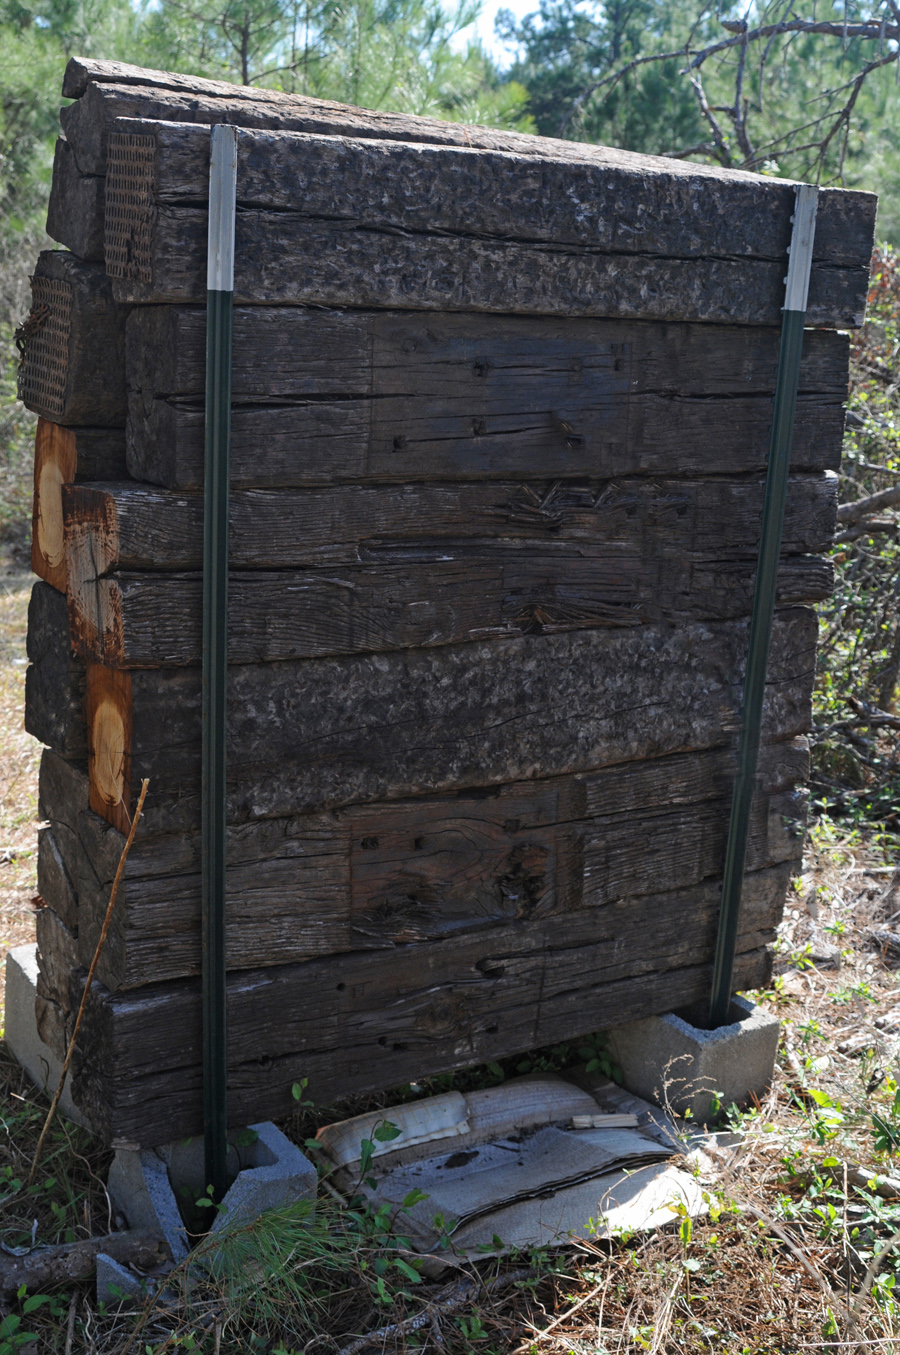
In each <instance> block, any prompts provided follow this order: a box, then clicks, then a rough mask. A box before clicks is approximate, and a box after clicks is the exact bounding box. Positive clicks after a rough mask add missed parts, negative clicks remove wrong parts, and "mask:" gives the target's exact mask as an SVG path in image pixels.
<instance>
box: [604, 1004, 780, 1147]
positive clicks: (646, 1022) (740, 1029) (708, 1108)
mask: <svg viewBox="0 0 900 1355" xmlns="http://www.w3.org/2000/svg"><path fill="white" fill-rule="evenodd" d="M692 1015H694V1013H687V1014H682V1015H676V1014H675V1013H671V1014H670V1015H668V1016H650V1017H646V1018H645V1019H643V1020H641V1021H628V1022H626V1023H625V1024H624V1025H622V1026H615V1027H614V1028H613V1029H612V1030H610V1031H609V1032H608V1048H609V1052H610V1054H611V1056H612V1058H613V1059H614V1060H615V1062H616V1063H617V1064H618V1065H619V1067H620V1068H621V1069H622V1076H623V1079H624V1082H625V1086H626V1087H627V1088H628V1090H629V1091H631V1092H634V1093H635V1095H637V1096H642V1097H644V1098H645V1099H647V1100H650V1101H655V1102H656V1104H657V1105H664V1106H667V1107H668V1108H669V1109H670V1110H673V1111H674V1112H675V1113H676V1114H679V1115H685V1114H688V1113H689V1114H690V1115H691V1116H692V1117H693V1119H694V1120H695V1121H696V1122H697V1123H700V1124H706V1123H707V1122H712V1121H714V1120H715V1119H716V1118H718V1117H719V1116H720V1115H721V1113H722V1112H723V1111H724V1110H725V1109H727V1107H728V1106H730V1105H733V1104H736V1105H739V1106H746V1105H747V1104H749V1102H750V1101H751V1100H752V1098H753V1097H754V1096H756V1097H759V1098H761V1097H762V1096H763V1095H764V1094H765V1092H766V1091H767V1090H768V1088H769V1086H770V1085H771V1082H772V1073H773V1070H774V1067H775V1055H776V1052H777V1050H778V1035H779V1030H780V1026H779V1023H778V1019H777V1018H776V1017H774V1016H770V1015H769V1014H768V1013H767V1012H763V1011H761V1010H760V1009H759V1008H758V1007H756V1006H754V1005H753V1003H752V1002H748V1001H747V999H746V998H742V997H735V998H734V999H733V1000H732V1004H731V1012H730V1015H731V1017H732V1020H731V1023H730V1024H729V1025H727V1026H720V1027H719V1028H718V1030H703V1029H702V1028H700V1027H699V1026H695V1025H692V1024H691V1021H690V1019H689V1018H690V1016H692ZM698 1017H699V1014H697V1015H694V1019H698ZM720 1104H721V1111H720V1110H719V1105H720Z"/></svg>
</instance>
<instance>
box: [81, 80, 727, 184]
mask: <svg viewBox="0 0 900 1355" xmlns="http://www.w3.org/2000/svg"><path fill="white" fill-rule="evenodd" d="M73 60H79V59H78V58H73ZM70 64H71V63H70ZM90 64H91V66H92V68H93V69H92V72H91V74H90V76H87V77H86V76H83V75H79V77H78V78H77V80H74V81H70V80H69V79H68V77H66V81H65V83H64V89H66V90H77V93H73V94H72V95H71V96H70V97H72V98H74V99H75V100H76V102H75V103H73V104H70V105H69V106H68V107H67V108H63V109H62V110H61V112H60V122H61V124H62V129H63V132H64V133H65V136H66V139H67V141H68V142H69V144H70V145H71V146H72V148H73V150H74V152H75V156H76V159H77V162H78V166H79V168H80V170H81V172H82V173H83V174H105V173H106V168H107V150H108V145H109V137H110V135H111V133H112V132H113V131H115V129H116V123H117V120H118V119H119V118H149V119H153V120H162V121H168V122H195V123H198V124H203V125H206V126H209V125H211V124H213V123H217V122H227V123H231V124H232V125H233V126H235V127H247V128H257V129H267V128H268V129H270V130H278V129H282V130H285V131H295V132H311V133H316V134H320V135H327V136H350V137H356V138H359V137H369V138H375V139H378V140H393V141H408V142H413V143H426V144H431V145H443V146H459V147H468V148H471V147H475V148H476V149H478V148H483V149H485V150H499V151H509V152H514V153H516V154H518V155H528V156H537V157H540V156H544V155H552V156H554V157H559V158H562V157H569V158H571V159H573V160H584V159H585V158H587V159H590V160H591V161H592V162H594V163H596V164H598V165H603V166H606V165H612V166H617V167H618V166H622V165H626V166H627V165H635V164H637V165H640V164H642V163H643V162H644V161H645V160H646V159H647V157H646V156H640V155H635V154H634V153H632V152H630V151H621V150H617V149H615V148H613V147H610V146H595V145H591V144H585V143H581V142H573V141H560V140H558V139H557V138H553V137H540V136H532V135H529V134H527V133H522V132H513V131H505V130H502V129H498V128H493V127H483V126H479V125H477V124H474V123H473V124H467V125H463V124H460V123H454V122H445V121H444V120H443V119H438V118H423V117H418V116H416V115H415V114H408V113H391V112H384V111H376V110H373V109H367V108H353V107H351V106H349V105H347V104H339V103H334V102H332V101H330V100H326V99H310V98H306V97H304V96H303V95H296V94H285V93H283V92H282V91H280V90H272V89H261V88H259V87H256V86H252V87H251V86H242V85H232V84H228V83H226V82H225V81H220V80H203V79H201V78H199V77H194V76H185V75H180V74H175V73H172V72H163V71H152V70H144V69H142V68H141V67H133V66H132V67H127V68H126V67H124V66H121V67H120V68H121V70H122V71H123V72H124V71H125V70H127V71H128V74H125V73H122V74H120V75H115V74H112V73H111V72H110V70H109V69H107V70H106V71H105V72H103V73H102V74H100V73H98V66H99V65H100V64H105V65H106V66H107V67H109V66H111V65H112V64H119V63H96V62H94V63H90ZM676 166H677V162H676ZM705 168H706V167H705V166H696V165H692V166H690V169H698V170H700V172H703V170H704V169H705ZM725 172H726V174H727V173H728V171H727V170H726V171H725ZM713 173H715V170H713Z"/></svg>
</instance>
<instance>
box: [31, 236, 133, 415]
mask: <svg viewBox="0 0 900 1355" xmlns="http://www.w3.org/2000/svg"><path fill="white" fill-rule="evenodd" d="M126 316H127V307H125V306H120V305H117V304H116V302H114V301H113V297H112V290H111V287H110V281H109V278H108V277H107V276H106V274H105V273H104V271H103V268H102V267H101V266H100V265H99V264H93V263H84V262H83V260H81V259H77V258H76V257H75V256H74V254H69V253H67V252H66V251H65V250H61V249H60V250H43V251H42V252H41V253H40V254H39V255H38V261H37V264H36V266H35V270H34V274H33V276H32V279H31V313H30V315H29V316H28V319H27V320H26V322H25V330H26V336H25V346H24V351H23V356H22V361H21V363H20V366H19V373H18V386H19V398H20V400H21V401H22V402H23V404H25V405H27V407H28V408H29V409H32V410H34V412H35V413H36V414H41V415H43V417H44V418H46V419H51V420H53V421H54V422H55V423H59V424H65V425H84V426H86V427H102V428H116V427H118V428H123V427H124V426H125V415H126V407H127V402H126V394H125V320H126Z"/></svg>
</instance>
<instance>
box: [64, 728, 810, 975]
mask: <svg viewBox="0 0 900 1355" xmlns="http://www.w3.org/2000/svg"><path fill="white" fill-rule="evenodd" d="M734 765H735V764H734V754H733V751H732V750H731V749H729V748H720V749H713V750H709V751H706V752H703V753H694V754H679V755H675V756H672V757H668V758H662V759H653V760H650V761H648V762H643V763H635V764H630V765H629V766H628V768H621V767H618V768H608V769H606V770H604V771H601V772H595V773H592V774H590V775H588V776H581V777H576V778H562V779H559V778H550V779H547V780H541V781H536V782H532V783H521V784H518V785H511V786H500V787H497V788H496V790H495V791H494V793H492V794H491V795H489V796H485V795H483V794H468V795H467V794H465V793H460V794H457V795H452V796H450V797H446V796H430V797H429V796H426V797H424V798H419V799H415V800H411V801H405V802H399V803H395V804H390V805H384V806H378V805H373V806H368V807H361V808H358V809H354V808H352V807H351V808H349V809H347V810H345V811H343V812H342V813H341V814H340V815H337V816H334V815H328V814H320V815H316V816H303V817H300V818H295V819H289V820H263V821H261V822H259V823H256V824H251V825H245V826H243V827H240V828H238V827H233V828H232V829H230V831H229V837H228V863H229V876H228V910H229V918H228V946H229V960H228V963H229V967H230V968H233V969H240V968H248V967H250V966H251V965H265V964H275V963H278V964H281V963H287V962H288V961H289V960H300V959H306V958H309V957H310V956H313V955H316V954H328V953H332V952H336V951H341V950H361V949H372V948H384V947H388V946H392V945H398V944H404V943H407V942H410V941H420V940H423V939H429V938H438V937H440V936H449V935H453V934H460V933H462V932H465V931H467V930H484V929H485V928H488V927H494V926H498V925H503V924H504V923H506V922H507V921H509V920H510V919H511V918H516V917H525V918H530V917H543V916H547V915H548V914H549V913H551V912H554V913H565V912H568V911H572V910H573V909H575V908H579V907H582V906H595V905H596V904H598V903H604V902H609V901H611V900H612V899H614V898H616V897H618V896H619V895H620V894H627V895H629V896H635V895H638V894H641V893H648V892H651V893H652V892H655V891H656V890H658V888H659V882H660V881H661V880H665V881H666V883H667V885H668V886H669V887H672V888H674V887H676V886H679V887H680V886H683V885H686V884H689V883H697V882H699V881H700V880H701V879H702V878H704V876H707V875H711V874H715V873H717V872H719V871H720V870H721V864H722V852H723V850H724V841H725V824H726V818H727V809H728V804H729V797H730V788H731V780H732V778H733V775H734ZM807 766H808V754H807V750H806V747H805V741H803V740H795V741H793V742H788V743H787V744H776V745H769V746H766V747H764V748H763V751H762V757H761V762H760V796H761V798H759V799H758V801H757V803H756V805H755V809H754V827H753V838H752V846H751V862H752V865H751V868H753V869H757V868H760V867H762V866H764V865H766V864H770V863H772V862H776V861H788V860H795V859H797V858H798V853H800V852H801V851H802V845H803V831H802V826H803V822H804V819H805V812H806V811H805V794H804V793H802V792H799V791H797V790H795V789H794V788H793V787H794V785H795V783H796V782H797V781H798V780H800V779H802V778H803V777H804V776H805V774H806V770H807ZM42 783H43V777H42ZM86 795H87V778H86V777H83V790H82V791H81V792H80V794H79V795H78V796H77V797H75V798H77V799H80V800H83V799H84V798H85V797H86ZM51 798H52V797H51ZM46 799H47V797H46V794H45V796H44V801H45V803H44V812H48V805H47V803H46ZM72 799H73V796H72V795H71V792H70V793H69V794H68V795H66V796H65V797H64V798H63V803H62V805H61V806H59V807H58V806H56V805H54V804H52V803H50V805H49V809H50V810H54V809H56V810H57V812H60V813H62V815H63V820H62V822H61V823H60V822H59V821H58V820H57V819H56V818H55V817H54V815H53V814H52V813H51V814H50V818H51V825H52V831H53V832H54V833H55V834H58V835H59V836H60V838H61V840H62V841H63V842H64V843H65V844H66V851H67V863H66V866H65V872H66V879H68V878H69V875H70V874H71V877H72V878H73V879H74V880H75V881H76V888H77V896H78V898H77V921H70V922H68V925H69V926H72V927H77V929H78V931H79V943H78V944H79V954H80V956H81V960H82V963H85V964H87V963H89V962H90V959H91V956H92V955H93V951H94V946H95V944H96V940H97V937H98V935H99V928H100V926H101V924H102V921H103V917H104V914H105V911H106V903H107V900H108V897H109V889H110V886H111V884H112V880H113V876H114V874H115V870H116V867H117V865H118V861H119V856H120V853H121V848H122V845H123V838H122V836H121V834H119V833H117V832H115V831H114V830H112V829H111V828H110V827H109V826H108V825H107V824H106V823H104V822H103V821H102V820H100V819H99V818H98V817H97V816H95V815H94V814H92V813H84V812H81V813H80V814H76V823H77V828H76V833H75V835H74V836H73V835H72V834H71V832H70V830H69V826H68V825H69V821H70V820H71V818H72V813H71V809H70V801H71V800H72ZM660 806H664V808H662V809H661V808H660ZM589 814H590V815H591V817H590V818H588V815H589ZM46 831H47V832H48V833H49V832H50V831H51V830H46ZM648 843H649V844H650V845H649V847H648ZM199 871H200V843H199V839H198V837H197V836H196V835H180V836H178V837H174V838H173V837H165V838H158V839H149V840H148V839H145V838H144V839H142V838H140V837H139V838H138V840H137V842H136V843H135V845H134V846H133V848H132V852H131V854H130V856H129V858H128V863H127V866H126V874H125V876H124V879H123V883H122V886H121V889H120V893H119V901H118V905H117V910H116V915H115V919H114V927H113V931H112V932H111V933H110V936H109V939H108V941H107V945H106V948H105V950H104V952H103V958H102V961H101V968H100V970H99V972H98V976H99V978H100V980H101V981H102V982H103V983H104V984H105V985H106V986H107V988H109V989H110V990H113V991H116V990H118V989H120V988H128V987H133V986H140V985H142V984H144V983H146V982H147V981H148V975H152V977H153V980H154V981H155V980H162V979H165V978H175V977H179V976H182V975H187V974H193V973H197V972H199V962H200V940H199V917H200V874H199ZM43 897H44V898H45V900H46V901H47V902H48V903H49V904H50V906H51V907H53V908H54V909H56V911H57V912H59V911H60V908H59V907H58V905H57V899H58V897H59V896H58V894H57V893H54V892H51V891H46V892H45V893H44V894H43Z"/></svg>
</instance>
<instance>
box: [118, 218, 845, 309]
mask: <svg viewBox="0 0 900 1355" xmlns="http://www.w3.org/2000/svg"><path fill="white" fill-rule="evenodd" d="M107 215H108V212H107ZM147 236H148V239H147V246H146V249H147V253H148V255H149V263H148V266H147V270H146V274H145V275H146V277H147V278H148V279H149V280H148V281H142V280H140V279H132V278H119V277H113V278H112V290H113V296H114V297H115V299H116V300H117V301H119V302H127V303H142V304H151V303H159V302H192V301H201V300H202V299H203V298H204V297H205V294H206V236H207V219H206V213H205V211H203V210H202V209H199V208H194V207H183V208H179V207H168V206H159V207H158V208H157V210H156V211H155V212H154V213H153V215H152V218H151V219H150V220H149V221H148V224H147ZM108 250H109V236H108V233H107V251H108ZM235 261H236V262H235V280H234V286H235V290H234V296H235V301H236V302H237V303H238V304H239V305H241V304H256V305H262V304H265V305H293V306H308V305H318V306H354V305H355V306H373V307H379V308H384V309H394V308H399V307H403V308H405V309H410V310H426V311H475V312H480V311H485V312H495V313H499V314H524V315H558V316H568V315H575V316H592V315H596V316H605V317H608V318H618V319H644V320H692V321H702V322H705V323H712V324H723V325H733V324H750V325H754V324H755V325H775V324H777V323H778V321H779V318H780V315H781V309H782V303H783V299H784V268H785V265H784V262H782V261H778V262H774V261H773V262H768V261H766V260H753V259H741V260H739V261H733V260H730V259H709V260H704V259H697V258H694V259H678V258H674V259H670V258H664V257H648V258H645V257H642V256H640V255H628V254H604V253H597V252H593V251H591V250H589V249H588V248H586V247H577V246H569V245H556V244H543V243H531V242H524V243H519V242H518V241H514V240H507V239H501V240H492V239H489V238H488V239H482V238H480V237H478V236H477V235H451V234H444V235H440V234H437V233H435V234H425V233H422V234H414V233H411V232H406V231H404V230H403V229H402V228H401V227H399V226H398V227H391V228H389V229H381V230H379V229H373V228H369V227H367V226H366V225H360V226H355V225H352V224H345V223H340V222H339V223H337V224H331V223H329V222H319V221H316V220H311V219H308V218H306V217H303V216H301V215H300V214H299V213H298V212H296V211H275V210H271V211H269V210H259V209H255V208H253V209H251V208H244V209H241V210H239V211H238V214H237V223H236V229H235ZM868 279H869V272H868V266H867V265H859V266H856V267H841V266H833V267H832V266H831V265H829V264H826V263H820V264H814V265H813V270H812V274H811V278H810V290H809V303H808V307H807V312H806V319H807V323H808V324H809V325H810V326H819V327H823V328H828V329H838V328H841V329H843V328H849V329H854V328H858V326H859V325H861V324H862V323H863V320H864V318H865V303H866V294H867V290H868Z"/></svg>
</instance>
